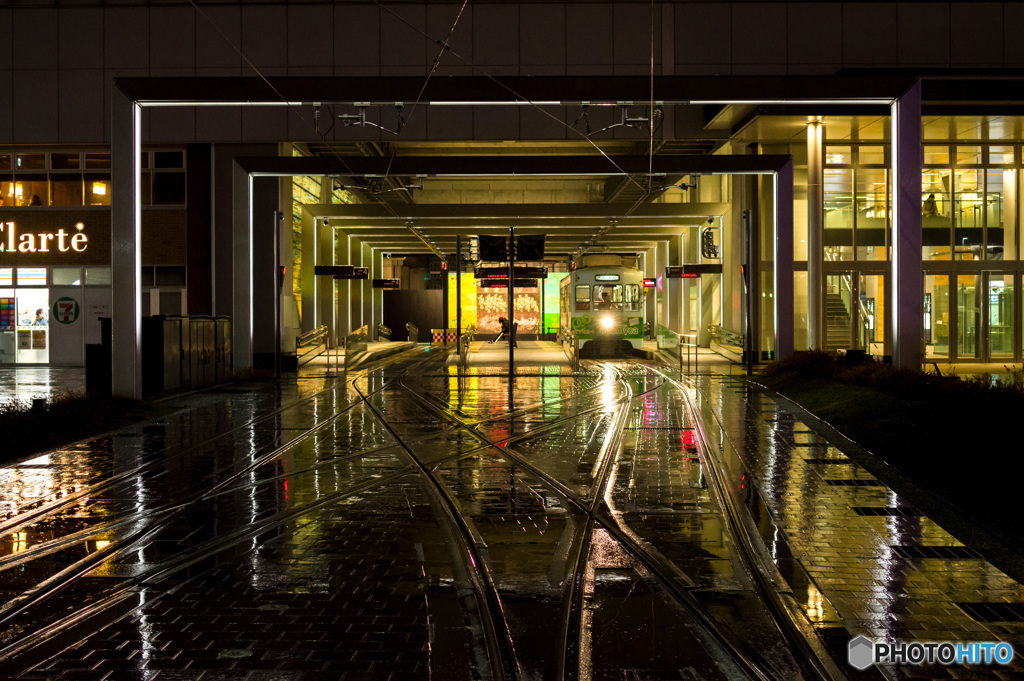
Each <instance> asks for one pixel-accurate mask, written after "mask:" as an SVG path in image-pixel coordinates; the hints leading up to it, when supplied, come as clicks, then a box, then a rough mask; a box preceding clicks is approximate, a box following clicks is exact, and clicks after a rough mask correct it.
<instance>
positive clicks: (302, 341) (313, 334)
mask: <svg viewBox="0 0 1024 681" xmlns="http://www.w3.org/2000/svg"><path fill="white" fill-rule="evenodd" d="M325 336H327V327H326V326H318V327H317V328H315V329H313V330H312V331H307V332H306V333H304V334H302V335H300V336H298V337H296V338H295V347H298V348H302V347H306V346H309V345H319V344H321V343H323V342H324V337H325Z"/></svg>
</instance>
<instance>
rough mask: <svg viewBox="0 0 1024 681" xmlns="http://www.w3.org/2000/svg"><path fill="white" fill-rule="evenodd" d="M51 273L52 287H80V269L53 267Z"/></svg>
mask: <svg viewBox="0 0 1024 681" xmlns="http://www.w3.org/2000/svg"><path fill="white" fill-rule="evenodd" d="M52 272H53V274H52V280H53V285H54V286H81V285H82V268H81V267H54V268H53V270H52Z"/></svg>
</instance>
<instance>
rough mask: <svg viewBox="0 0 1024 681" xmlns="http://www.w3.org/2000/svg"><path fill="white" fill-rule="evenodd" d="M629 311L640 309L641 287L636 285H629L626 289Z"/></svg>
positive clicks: (626, 307)
mask: <svg viewBox="0 0 1024 681" xmlns="http://www.w3.org/2000/svg"><path fill="white" fill-rule="evenodd" d="M625 293H626V305H625V309H627V310H639V309H640V287H639V286H637V285H636V284H627V285H626V287H625Z"/></svg>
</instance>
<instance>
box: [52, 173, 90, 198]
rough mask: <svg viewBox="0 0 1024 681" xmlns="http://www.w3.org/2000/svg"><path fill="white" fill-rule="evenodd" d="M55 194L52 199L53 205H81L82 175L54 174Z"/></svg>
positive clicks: (53, 185)
mask: <svg viewBox="0 0 1024 681" xmlns="http://www.w3.org/2000/svg"><path fill="white" fill-rule="evenodd" d="M52 188H53V196H52V198H51V201H50V205H52V206H81V205H82V176H81V175H79V174H78V173H75V174H74V175H54V176H53V182H52Z"/></svg>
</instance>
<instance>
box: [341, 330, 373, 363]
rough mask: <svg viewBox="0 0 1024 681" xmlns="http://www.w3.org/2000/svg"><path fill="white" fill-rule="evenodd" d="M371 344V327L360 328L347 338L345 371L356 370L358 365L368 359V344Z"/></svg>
mask: <svg viewBox="0 0 1024 681" xmlns="http://www.w3.org/2000/svg"><path fill="white" fill-rule="evenodd" d="M369 342H370V327H369V326H365V325H364V326H360V327H359V328H358V329H356V330H355V331H353V332H352V333H350V334H349V335H347V336H345V370H346V371H347V370H348V369H354V368H355V367H356V365H357V364H359V363H360V362H362V361H363V360H364V359H366V354H367V350H368V344H369Z"/></svg>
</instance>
